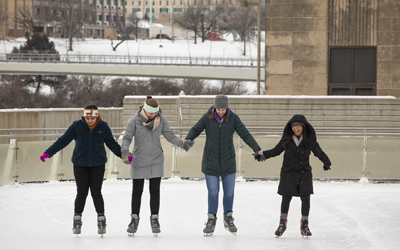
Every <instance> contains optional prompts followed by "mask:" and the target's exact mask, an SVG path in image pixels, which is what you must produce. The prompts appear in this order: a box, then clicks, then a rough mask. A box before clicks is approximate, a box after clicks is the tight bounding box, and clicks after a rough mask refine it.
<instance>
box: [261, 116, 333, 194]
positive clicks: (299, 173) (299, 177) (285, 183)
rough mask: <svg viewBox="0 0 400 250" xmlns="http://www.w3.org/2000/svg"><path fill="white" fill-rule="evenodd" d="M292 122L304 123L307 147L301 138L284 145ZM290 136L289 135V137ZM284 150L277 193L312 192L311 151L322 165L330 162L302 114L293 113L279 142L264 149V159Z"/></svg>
mask: <svg viewBox="0 0 400 250" xmlns="http://www.w3.org/2000/svg"><path fill="white" fill-rule="evenodd" d="M293 122H301V123H303V124H304V126H303V129H305V130H306V132H307V137H308V141H309V148H308V147H307V146H306V144H305V140H302V141H301V143H300V144H299V146H296V144H295V142H294V141H293V139H290V141H289V143H288V144H287V145H286V148H285V147H284V142H285V141H286V140H287V138H288V136H289V137H290V136H291V135H292V134H293V133H292V132H291V130H292V126H291V124H292V123H293ZM290 138H291V137H290ZM283 151H285V153H284V156H283V163H282V168H281V174H280V182H279V187H278V194H280V195H292V196H299V195H305V194H313V193H314V190H313V182H312V172H311V170H312V168H311V165H310V154H311V151H312V152H313V153H314V155H315V156H316V157H318V159H319V160H320V161H322V162H323V164H324V165H327V166H330V165H331V162H330V160H329V158H328V156H327V155H326V154H325V153H324V151H322V149H321V147H320V146H319V144H318V142H317V136H316V134H315V130H314V128H313V127H312V126H311V124H310V123H309V122H308V121H307V119H306V118H305V117H304V116H303V115H294V116H293V117H292V118H291V119H290V120H289V121H288V123H287V124H286V126H285V129H284V130H283V136H282V138H281V140H280V141H279V143H278V144H277V145H276V146H275V147H274V148H273V149H270V150H266V151H264V152H263V153H264V156H265V158H266V159H268V158H270V157H275V156H278V155H280V154H281V153H282V152H283Z"/></svg>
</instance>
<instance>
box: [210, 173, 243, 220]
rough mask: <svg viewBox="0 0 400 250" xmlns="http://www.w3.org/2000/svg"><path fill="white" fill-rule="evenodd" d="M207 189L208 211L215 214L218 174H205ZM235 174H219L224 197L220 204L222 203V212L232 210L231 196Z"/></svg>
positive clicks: (232, 195)
mask: <svg viewBox="0 0 400 250" xmlns="http://www.w3.org/2000/svg"><path fill="white" fill-rule="evenodd" d="M205 177H206V184H207V190H208V213H210V214H217V211H218V194H219V176H212V175H205ZM235 179H236V174H235V173H233V174H229V175H225V176H221V180H222V188H223V190H224V197H223V200H222V204H223V205H224V214H226V213H228V212H231V211H233V210H232V208H233V197H234V194H235Z"/></svg>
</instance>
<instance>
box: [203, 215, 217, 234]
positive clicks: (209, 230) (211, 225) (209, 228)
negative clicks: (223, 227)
mask: <svg viewBox="0 0 400 250" xmlns="http://www.w3.org/2000/svg"><path fill="white" fill-rule="evenodd" d="M207 215H208V220H207V221H206V223H204V225H206V227H205V228H204V229H203V233H204V236H210V235H213V233H214V229H215V224H216V223H217V217H216V216H215V215H213V214H207Z"/></svg>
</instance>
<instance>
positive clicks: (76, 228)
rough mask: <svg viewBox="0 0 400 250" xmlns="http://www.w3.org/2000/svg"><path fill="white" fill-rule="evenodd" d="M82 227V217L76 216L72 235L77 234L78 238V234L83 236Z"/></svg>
mask: <svg viewBox="0 0 400 250" xmlns="http://www.w3.org/2000/svg"><path fill="white" fill-rule="evenodd" d="M81 227H82V216H80V215H74V225H73V227H72V233H73V234H76V237H78V234H81Z"/></svg>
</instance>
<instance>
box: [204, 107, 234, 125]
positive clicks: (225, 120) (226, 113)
mask: <svg viewBox="0 0 400 250" xmlns="http://www.w3.org/2000/svg"><path fill="white" fill-rule="evenodd" d="M216 112H217V110H216V109H215V108H213V110H212V112H211V115H209V116H208V118H209V119H211V120H212V119H214V115H215V113H216ZM228 119H229V118H228V109H226V111H225V114H224V122H227V121H228Z"/></svg>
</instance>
